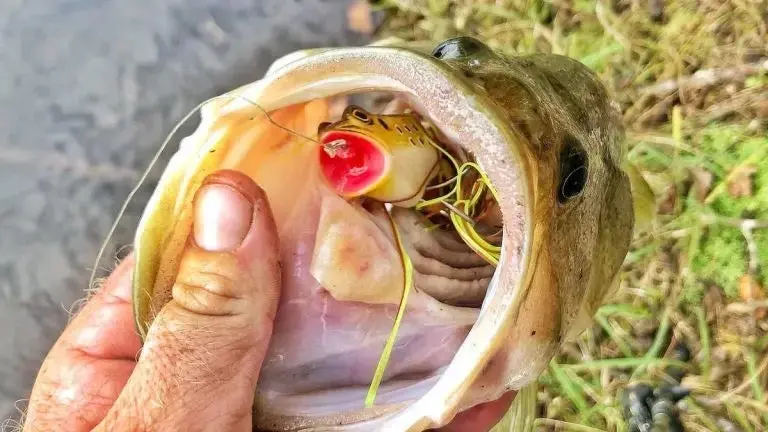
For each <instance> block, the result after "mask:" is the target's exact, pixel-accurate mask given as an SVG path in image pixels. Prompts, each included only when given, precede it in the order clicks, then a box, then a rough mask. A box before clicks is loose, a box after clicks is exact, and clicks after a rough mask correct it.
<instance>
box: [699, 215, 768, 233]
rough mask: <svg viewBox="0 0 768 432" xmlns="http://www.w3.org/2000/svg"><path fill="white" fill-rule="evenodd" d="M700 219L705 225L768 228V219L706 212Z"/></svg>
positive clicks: (751, 228) (750, 228)
mask: <svg viewBox="0 0 768 432" xmlns="http://www.w3.org/2000/svg"><path fill="white" fill-rule="evenodd" d="M699 220H700V221H701V223H703V224H704V225H715V224H723V225H730V226H732V227H736V228H739V229H742V230H743V229H745V228H747V229H749V230H750V231H751V230H753V229H755V228H768V220H764V219H739V218H732V217H727V216H716V215H711V214H704V215H701V216H699Z"/></svg>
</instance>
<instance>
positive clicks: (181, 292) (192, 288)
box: [173, 274, 241, 316]
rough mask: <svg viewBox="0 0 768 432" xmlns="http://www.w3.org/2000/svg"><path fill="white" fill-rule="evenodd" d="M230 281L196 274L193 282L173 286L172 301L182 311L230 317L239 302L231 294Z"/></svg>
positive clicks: (178, 282)
mask: <svg viewBox="0 0 768 432" xmlns="http://www.w3.org/2000/svg"><path fill="white" fill-rule="evenodd" d="M232 284H233V282H232V280H231V279H229V278H226V277H224V276H221V275H210V274H208V275H206V274H198V275H197V277H195V278H194V280H189V279H187V280H179V281H177V282H176V283H175V284H174V285H173V299H174V300H175V301H176V302H177V303H178V304H179V305H180V306H181V307H183V308H184V309H187V310H190V311H192V312H195V313H198V314H202V315H215V316H220V315H232V314H234V313H235V312H236V311H237V306H238V302H239V301H240V300H241V299H240V298H239V297H238V296H236V295H234V294H233V292H232V291H233V289H232V286H231V285H232Z"/></svg>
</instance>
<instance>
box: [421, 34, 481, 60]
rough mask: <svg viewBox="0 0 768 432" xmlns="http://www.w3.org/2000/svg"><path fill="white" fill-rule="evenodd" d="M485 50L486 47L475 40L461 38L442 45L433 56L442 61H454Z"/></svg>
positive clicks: (452, 39) (466, 37)
mask: <svg viewBox="0 0 768 432" xmlns="http://www.w3.org/2000/svg"><path fill="white" fill-rule="evenodd" d="M484 48H486V45H485V44H484V43H482V42H480V41H479V40H477V39H475V38H472V37H469V36H459V37H455V38H451V39H448V40H446V41H443V42H442V43H440V44H439V45H438V46H437V47H436V48H435V49H434V51H432V56H433V57H436V58H439V59H440V60H453V59H457V58H461V57H466V56H468V55H471V54H472V53H475V52H477V51H480V50H481V49H484Z"/></svg>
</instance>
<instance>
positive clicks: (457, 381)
mask: <svg viewBox="0 0 768 432" xmlns="http://www.w3.org/2000/svg"><path fill="white" fill-rule="evenodd" d="M238 90H239V93H238V96H233V99H232V101H231V102H229V103H227V107H226V110H235V109H238V108H246V107H249V106H250V102H249V101H248V100H251V101H257V102H258V103H259V105H261V107H262V108H264V109H265V110H266V111H273V110H275V109H279V108H282V107H285V106H288V105H292V104H296V103H301V102H306V101H309V100H311V99H316V98H319V97H327V96H330V95H333V94H343V93H345V92H346V93H354V92H361V91H382V90H383V91H392V92H398V93H400V94H404V95H406V96H407V98H408V102H409V103H410V105H411V106H412V107H413V108H414V109H416V110H417V111H418V112H419V113H421V114H422V115H423V116H425V117H426V118H427V119H428V120H430V121H431V122H432V123H433V124H435V125H436V127H438V128H439V129H440V131H441V132H442V133H443V134H444V135H446V137H447V138H448V140H450V141H451V142H453V143H461V145H462V147H464V148H467V149H468V150H470V151H473V153H475V155H476V159H477V163H478V164H479V165H480V166H481V167H483V169H485V170H486V172H487V174H488V176H489V178H490V180H491V182H492V183H493V184H494V186H496V188H497V190H498V192H499V201H500V203H501V204H502V213H503V219H504V235H503V240H502V252H501V258H500V264H499V266H498V268H497V271H496V272H495V274H494V277H493V280H492V282H491V285H490V286H489V289H488V294H487V295H486V298H485V300H484V302H483V305H482V308H481V312H480V316H479V318H478V320H477V322H476V323H475V325H474V326H473V328H472V329H471V330H470V332H469V334H468V335H467V337H466V339H465V340H464V342H463V343H462V345H461V347H460V348H459V350H458V351H457V353H456V355H455V356H454V358H453V360H452V362H451V363H450V364H449V365H448V366H447V367H446V368H445V370H444V371H443V372H442V374H441V376H440V378H439V380H438V382H437V383H436V384H435V385H434V386H433V387H432V388H431V389H430V390H429V391H428V392H427V393H426V394H425V395H424V396H422V397H421V398H420V399H419V400H417V401H416V402H414V403H413V404H411V405H410V406H408V407H407V408H405V409H404V410H403V411H401V412H399V413H398V414H395V415H393V416H391V417H390V416H386V417H387V419H385V422H386V425H385V430H423V429H426V428H428V427H438V426H441V425H444V424H445V423H447V422H448V421H449V420H450V419H451V418H452V417H453V415H455V414H456V413H457V412H458V410H459V408H460V407H459V404H460V402H461V396H462V395H463V394H464V393H465V391H466V390H467V389H468V388H469V386H470V385H471V384H472V382H474V380H475V378H476V377H477V376H478V375H479V374H480V372H481V371H482V370H483V368H484V366H485V365H486V364H487V363H488V361H489V360H490V359H491V358H492V357H493V354H495V352H497V350H498V349H499V347H501V346H503V338H504V337H505V336H506V334H507V333H508V332H509V330H510V329H511V328H512V327H513V325H514V321H515V318H516V316H517V314H518V311H519V309H520V306H521V303H522V300H523V299H524V297H525V291H526V289H527V287H528V285H529V283H528V282H529V279H530V275H529V273H530V272H529V267H530V266H529V260H530V256H531V247H532V246H531V245H532V237H533V215H532V210H533V207H534V206H533V196H532V194H531V191H532V185H531V180H530V175H529V173H530V166H529V165H528V164H527V162H526V160H527V159H526V157H525V155H524V153H523V152H524V149H523V146H522V145H520V143H521V142H522V140H524V138H523V137H522V136H521V135H520V134H519V133H518V132H517V131H516V130H515V129H514V127H513V126H512V125H510V124H507V123H505V122H504V120H503V119H504V115H503V112H502V111H501V110H500V108H499V107H498V106H497V105H496V104H495V102H493V100H492V99H490V98H489V97H488V96H487V95H485V94H482V92H478V91H477V88H476V87H475V85H473V84H472V83H470V82H469V81H467V80H466V78H465V77H463V76H462V75H461V73H460V71H459V70H457V69H456V68H454V67H451V66H450V65H448V64H446V63H445V62H443V61H441V60H439V59H436V58H434V57H431V56H429V55H425V54H422V53H420V52H416V51H411V50H408V49H404V48H389V47H361V48H337V49H327V50H321V51H319V52H316V53H315V54H311V55H308V56H305V57H298V58H297V59H296V60H293V61H290V62H287V63H285V64H282V65H281V66H280V67H278V68H275V69H274V70H270V72H268V74H267V75H266V76H265V77H264V78H263V79H262V80H260V81H258V82H256V83H253V84H251V85H249V86H246V88H241V89H238ZM211 115H214V114H211V113H208V112H207V111H206V110H205V109H204V110H203V112H202V116H203V118H205V117H206V116H208V117H209V118H210V116H211ZM205 150H207V148H206V149H203V152H201V154H206V152H205ZM151 210H153V209H149V208H148V212H145V214H144V215H143V216H142V219H143V224H142V225H140V226H143V227H144V228H146V225H147V224H149V223H151V220H150V219H151V217H152V216H153V214H152V211H151ZM155 210H156V209H155ZM155 215H156V214H155ZM138 234H139V233H137V239H138ZM137 243H138V242H137ZM158 252H162V251H158ZM488 335H491V337H488Z"/></svg>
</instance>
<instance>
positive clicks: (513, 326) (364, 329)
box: [134, 38, 634, 430]
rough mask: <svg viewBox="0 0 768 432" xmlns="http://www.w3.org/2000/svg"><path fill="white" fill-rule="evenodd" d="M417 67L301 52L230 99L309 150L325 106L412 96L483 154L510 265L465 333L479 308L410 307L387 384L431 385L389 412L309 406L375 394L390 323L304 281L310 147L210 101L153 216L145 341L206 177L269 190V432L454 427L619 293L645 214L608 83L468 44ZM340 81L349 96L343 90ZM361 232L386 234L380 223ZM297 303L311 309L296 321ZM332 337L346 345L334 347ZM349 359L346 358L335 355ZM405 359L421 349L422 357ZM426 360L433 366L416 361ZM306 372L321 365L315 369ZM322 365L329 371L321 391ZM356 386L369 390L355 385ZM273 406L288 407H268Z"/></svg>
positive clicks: (143, 239)
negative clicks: (356, 98)
mask: <svg viewBox="0 0 768 432" xmlns="http://www.w3.org/2000/svg"><path fill="white" fill-rule="evenodd" d="M418 51H419V50H418V49H413V50H410V49H408V50H407V49H405V48H361V49H347V50H342V49H340V50H314V51H310V52H305V53H298V54H296V55H294V56H292V57H290V58H288V59H284V60H282V61H281V62H280V63H279V64H278V65H275V66H273V68H272V69H271V70H270V72H268V74H267V77H266V78H265V80H264V83H263V84H259V85H256V84H254V85H252V86H246V87H243V88H241V89H238V90H236V91H235V92H234V93H233V94H238V95H241V96H242V95H245V97H248V98H249V99H250V100H255V101H257V102H258V103H259V104H261V105H262V106H263V107H264V108H265V109H267V110H268V111H271V112H272V118H273V120H276V121H277V122H278V123H280V124H290V125H291V127H292V129H293V130H295V131H297V132H299V133H303V134H305V135H311V134H312V133H314V130H313V129H314V128H316V125H317V124H318V123H319V122H320V121H323V120H327V117H328V115H329V113H330V112H331V108H330V105H328V104H325V103H324V102H322V101H321V100H317V99H316V98H320V97H330V96H334V95H336V94H337V93H344V92H351V91H354V90H357V91H360V90H363V89H371V88H376V89H378V90H390V91H393V90H394V91H400V92H403V93H404V94H405V95H406V96H405V97H406V99H407V101H408V102H409V103H410V104H411V105H412V106H414V107H415V108H416V110H417V111H419V112H420V113H422V114H423V115H425V116H426V117H427V118H429V119H430V120H431V121H432V123H433V124H435V126H436V127H437V128H438V129H439V130H440V131H441V132H442V133H443V134H444V135H445V138H446V139H447V140H448V141H450V142H453V143H454V144H460V145H461V146H462V147H465V148H466V149H467V150H469V151H471V152H473V153H474V154H475V156H476V158H477V160H478V162H479V163H480V165H481V166H483V168H484V169H485V171H486V173H487V174H488V176H489V178H490V179H491V181H492V182H493V183H494V186H495V187H496V188H497V189H498V191H499V196H500V199H499V203H500V208H501V213H502V215H503V218H504V245H503V249H504V252H503V254H502V259H501V261H500V263H499V266H498V268H497V270H496V275H495V277H494V279H493V280H492V281H491V284H490V288H489V290H488V294H487V295H486V298H485V303H484V305H483V308H482V312H481V313H480V316H479V318H477V321H476V322H475V323H474V325H470V323H468V322H466V320H464V321H461V320H458V319H457V318H456V317H458V316H461V317H463V318H462V319H465V318H466V317H467V316H468V315H471V314H472V313H477V308H460V307H455V306H449V305H442V306H440V307H439V308H438V309H440V313H434V311H435V310H436V309H435V307H434V301H435V299H434V298H432V297H429V296H428V295H427V294H424V293H423V291H422V292H421V293H422V295H421V297H417V299H420V300H419V301H415V302H413V303H409V306H408V307H409V309H408V313H409V314H410V315H408V316H411V317H413V318H412V321H406V323H405V324H404V325H403V328H402V329H401V331H400V338H401V340H402V341H404V342H403V343H404V344H405V346H404V347H401V348H400V349H398V348H397V347H396V349H395V352H394V354H393V360H392V362H391V364H390V368H389V369H388V371H390V375H389V376H388V377H386V378H385V379H390V378H391V379H392V381H391V382H390V384H393V383H397V381H396V378H397V377H396V376H394V374H395V373H396V372H395V371H399V372H400V373H401V374H406V375H407V374H409V373H410V374H414V373H416V372H418V373H419V374H421V375H418V376H419V380H420V381H419V383H418V384H415V385H413V386H412V387H413V388H414V389H411V390H408V391H410V393H408V391H405V392H402V393H400V394H398V393H397V391H396V386H394V387H392V388H390V389H389V390H391V392H388V391H382V392H381V393H382V397H381V398H380V399H381V400H382V401H381V403H380V404H377V405H376V406H374V407H373V408H370V409H363V408H362V406H361V404H360V403H359V402H360V401H361V400H362V398H361V397H357V396H355V397H353V398H351V399H344V398H343V397H340V396H339V393H338V392H337V393H335V394H334V396H333V397H332V396H330V395H329V396H323V395H322V394H319V395H318V394H314V393H312V391H313V389H329V390H332V389H334V386H336V387H337V388H341V387H345V386H350V385H357V386H363V385H364V383H365V380H366V379H368V377H369V374H370V372H368V371H369V369H370V367H371V365H373V364H375V361H376V356H377V355H378V351H377V349H379V347H380V346H381V345H380V344H381V343H382V341H383V339H384V337H386V335H387V333H388V330H389V327H388V323H391V316H392V314H393V310H394V307H393V306H386V305H385V306H373V305H366V304H361V303H355V304H351V303H344V302H338V301H335V300H333V299H330V298H329V297H328V296H327V295H326V294H323V293H322V289H321V288H322V287H319V286H317V283H316V282H313V281H312V280H311V278H310V277H309V276H308V274H307V273H306V267H308V262H307V261H306V260H307V259H308V258H306V255H307V253H308V251H309V253H310V254H311V248H312V245H313V242H314V231H313V230H315V229H316V223H317V222H316V221H317V220H318V218H319V211H320V210H319V209H320V208H321V207H322V206H321V205H320V204H321V203H322V202H323V200H324V199H326V198H324V196H325V195H327V194H328V191H327V189H324V188H323V187H321V186H316V185H318V184H319V183H318V182H317V181H316V180H315V179H314V178H313V177H312V175H313V174H312V173H313V169H312V159H311V158H310V157H308V156H307V154H306V153H305V151H304V150H303V147H295V148H296V150H295V153H280V152H272V150H269V152H268V149H275V148H280V149H285V148H288V149H289V150H288V151H289V152H292V151H294V150H292V149H293V148H294V147H290V145H288V147H286V144H280V143H282V142H284V141H285V140H289V141H290V139H291V138H290V137H289V135H288V134H287V133H285V132H284V131H281V130H279V129H277V128H275V129H273V130H271V131H270V133H267V132H266V130H256V129H252V128H251V129H249V128H250V126H242V125H243V124H244V123H243V121H245V120H248V119H250V120H251V121H253V120H254V118H256V116H258V115H260V114H259V113H260V111H259V110H257V109H255V108H253V107H252V106H251V105H249V103H246V102H244V101H242V100H235V101H231V102H229V101H225V102H222V101H217V102H214V103H212V106H211V107H210V108H209V109H208V111H207V112H206V111H205V110H204V112H203V119H204V121H203V124H202V125H201V127H200V128H199V129H198V131H197V132H196V134H195V135H193V136H191V137H189V138H188V139H187V140H188V142H187V143H186V144H184V145H183V146H182V150H181V151H180V152H179V154H177V155H176V156H175V158H176V159H177V160H175V161H172V162H171V166H169V168H168V169H167V170H166V173H165V174H164V177H163V179H162V180H161V184H160V186H159V187H158V190H157V191H156V193H155V196H154V197H153V201H152V202H151V203H150V205H149V206H148V208H147V211H146V213H145V216H144V218H143V220H142V225H141V226H140V228H139V230H138V232H137V241H136V246H137V271H136V278H135V283H136V285H135V287H134V290H135V304H136V314H137V318H138V323H139V328H140V329H145V328H146V326H147V325H148V322H149V321H151V319H152V311H153V310H157V309H158V308H159V307H161V306H162V305H163V304H164V303H165V302H166V301H167V298H168V292H167V286H168V284H169V281H172V280H173V277H174V274H175V271H176V270H175V269H176V268H177V266H178V262H177V258H176V257H177V256H178V255H179V251H180V250H181V249H182V247H183V244H184V241H185V239H186V238H187V236H188V232H189V227H190V222H189V211H188V210H187V208H188V207H187V206H188V202H189V197H190V196H191V194H193V193H194V190H195V189H196V188H197V187H198V185H199V179H202V178H203V177H204V175H205V173H207V172H210V171H212V170H214V169H216V168H219V167H225V168H227V167H230V168H231V167H236V168H238V169H242V170H244V171H245V172H246V173H247V174H248V175H249V176H251V177H252V178H254V180H256V182H257V183H259V184H260V185H262V187H264V189H265V190H266V191H267V194H268V195H269V198H270V200H271V201H272V205H273V207H274V209H275V218H276V220H277V224H278V230H279V231H281V234H280V242H281V248H282V250H283V262H282V264H283V266H284V269H287V270H288V271H285V272H284V274H288V275H289V276H287V277H284V281H283V284H284V287H283V293H282V297H281V305H280V308H279V310H278V317H277V324H276V334H275V335H274V338H273V340H272V351H273V352H272V354H273V356H272V360H270V359H269V358H268V359H267V360H266V362H265V364H266V366H265V370H264V371H263V375H262V379H261V381H260V388H261V392H262V393H261V395H262V397H261V398H259V397H257V403H256V412H257V415H256V422H257V426H258V427H260V428H264V429H272V430H296V429H302V428H316V429H317V430H336V429H337V428H336V425H341V426H338V430H372V429H377V428H383V429H385V430H424V429H426V428H429V427H438V426H442V425H445V424H447V423H448V422H449V421H450V419H451V418H453V416H454V415H455V414H456V413H457V412H459V411H462V410H465V409H467V408H470V407H473V406H476V405H478V404H480V403H483V402H488V401H493V400H496V399H497V398H499V397H501V396H502V395H503V394H505V393H506V392H508V391H509V390H513V389H519V388H521V387H522V386H524V385H526V384H527V383H529V382H531V381H532V380H534V379H535V378H536V377H537V376H538V375H539V373H540V372H541V371H542V370H543V369H544V368H545V367H546V365H547V363H548V362H549V360H550V359H551V358H552V356H553V355H554V353H555V350H556V349H557V347H558V346H559V345H560V343H561V342H562V341H563V340H564V339H565V338H567V337H571V336H574V335H575V334H577V333H578V332H579V331H580V330H581V329H583V328H584V326H585V325H586V324H587V323H588V322H589V318H590V317H591V315H592V313H593V312H594V311H595V309H596V308H597V307H598V306H599V304H600V303H601V302H602V301H603V300H604V299H605V297H606V296H607V295H608V294H609V292H610V290H611V288H612V287H615V286H616V283H617V275H618V271H619V267H620V265H621V262H622V261H623V259H624V257H625V255H626V252H627V250H628V247H629V242H630V239H631V236H632V229H633V223H634V215H633V204H632V193H631V187H630V182H629V179H628V177H627V175H626V174H625V172H624V171H623V169H622V165H623V158H624V151H623V147H622V138H623V131H622V128H621V123H620V117H619V114H618V111H617V109H616V107H614V106H613V105H612V103H611V101H610V98H609V95H608V94H607V93H606V90H605V88H604V87H603V86H602V85H601V84H600V83H599V81H598V79H597V77H596V76H595V75H594V74H593V73H591V72H590V71H589V70H587V69H586V68H585V67H584V66H582V65H581V64H579V63H577V62H576V61H574V60H571V59H568V58H566V57H561V56H553V55H534V56H527V57H515V58H509V59H507V58H504V57H502V56H500V55H498V54H496V53H494V52H493V51H492V50H490V49H489V48H488V47H486V46H485V45H483V44H482V43H480V42H478V41H476V40H474V39H469V38H459V39H455V40H451V41H448V42H446V43H444V44H443V45H442V46H441V47H440V48H438V49H437V50H436V51H435V53H434V56H433V57H428V56H425V55H423V54H417V52H418ZM342 76H343V77H347V81H344V80H335V79H334V78H335V77H342ZM369 77H370V78H369ZM382 78H386V79H387V80H389V81H386V80H385V81H382ZM315 84H316V85H315ZM313 85H314V87H313ZM310 94H311V95H314V96H309V95H310ZM312 99H316V100H315V101H313V102H309V103H306V104H305V102H308V101H310V100H312ZM256 124H265V123H264V122H261V123H258V121H257V122H256ZM246 137H247V138H246ZM294 141H295V140H294ZM291 142H293V141H291ZM254 143H257V144H254ZM304 144H305V145H306V142H304ZM220 150H224V151H220ZM233 155H243V156H237V157H235V156H233ZM249 161H250V162H249ZM266 161H268V162H266ZM286 184H287V185H288V186H286ZM281 188H282V189H281ZM286 188H288V189H289V190H291V193H286V192H285V190H286ZM296 191H301V192H300V193H298V192H296ZM297 209H298V210H297ZM297 214H299V215H300V216H301V217H299V218H297V216H296V215H297ZM297 224H298V225H297ZM313 224H314V225H313ZM363 225H364V224H363V222H361V225H360V227H363ZM365 226H366V227H367V228H365V229H371V230H374V229H376V228H375V227H376V224H374V223H368V224H367V225H365ZM361 229H362V228H361ZM308 230H309V231H308ZM382 232H384V233H385V234H387V233H386V232H385V230H382ZM387 235H389V234H387ZM389 255H391V254H389ZM383 256H384V255H382V257H383ZM485 276H487V275H485ZM417 288H418V287H417ZM434 291H435V290H430V291H429V293H432V292H434ZM299 300H300V301H304V302H306V304H307V305H308V306H306V307H298V306H297V305H300V304H301V303H299V302H298V301H299ZM328 318H334V320H329V319H328ZM321 321H322V324H323V325H322V326H319V325H318V323H319V322H321ZM326 326H327V327H326ZM281 329H282V330H281ZM285 329H289V330H285ZM318 329H319V330H318ZM429 329H434V330H429ZM430 331H431V332H432V333H430ZM313 332H314V333H313ZM326 337H327V338H329V340H332V341H333V342H328V343H326V340H325V338H326ZM434 341H439V342H437V343H435V342H434ZM462 341H463V342H462ZM344 343H347V344H349V345H350V348H349V349H346V348H344V349H342V348H331V347H338V346H340V344H344ZM365 344H370V346H368V345H365ZM409 344H411V345H412V346H416V347H418V348H420V350H411V351H409V350H408V348H407V345H409ZM353 347H355V348H357V351H355V350H354V349H353ZM425 349H429V350H431V351H429V353H428V354H427V353H426V352H425ZM358 351H359V352H358ZM418 354H420V355H421V356H422V357H423V358H422V359H421V360H414V358H415V357H418ZM454 354H455V355H454ZM268 357H269V356H268ZM307 358H311V359H316V360H310V363H306V364H303V363H302V362H303V361H307V360H306V359H307ZM312 361H315V363H312ZM414 361H415V362H416V363H414ZM292 362H293V363H296V364H293V363H292ZM318 365H321V366H322V367H323V368H324V369H323V370H324V372H323V373H321V374H318V373H315V374H314V375H312V371H313V370H317V369H316V368H317V366H318ZM446 367H447V369H446ZM351 372H354V373H352V375H358V374H359V377H355V378H354V379H352V378H348V376H349V375H350V373H351ZM441 372H444V373H442V375H441ZM336 375H338V377H336ZM297 376H298V377H301V378H300V379H298V380H296V379H295V378H294V377H297ZM345 379H346V380H347V381H344V380H345ZM358 379H359V382H358V381H355V380H358ZM312 380H315V381H312ZM307 383H308V384H307ZM400 383H401V384H402V383H403V381H400ZM291 386H293V387H294V388H293V389H290V387H291ZM301 386H305V387H306V386H308V387H306V388H301ZM297 388H298V390H297ZM382 389H386V387H382ZM270 391H271V393H270ZM292 392H293V393H292ZM257 393H258V392H257ZM331 393H333V392H329V394H331ZM274 394H279V395H280V397H284V398H285V399H274V400H272V402H271V404H270V400H269V398H271V397H274ZM305 394H306V395H308V396H307V397H310V396H312V397H314V398H315V399H313V402H312V403H311V404H309V405H301V400H303V399H301V397H302V395H305ZM323 398H324V399H323ZM277 400H280V401H282V402H280V403H277V402H276V401H277ZM329 400H333V401H335V402H334V404H336V405H328V406H336V407H338V409H336V410H335V411H334V410H330V411H329V410H328V409H326V407H325V405H323V404H321V403H320V402H324V403H325V402H327V401H329ZM350 401H352V402H350ZM305 403H306V402H305ZM286 406H291V407H299V406H302V407H303V408H301V409H299V408H295V409H294V408H292V409H294V411H290V410H289V409H288V408H285V407H286ZM403 408H405V409H403ZM313 409H314V410H316V411H317V412H313ZM281 410H282V411H281ZM323 410H324V411H323ZM289 411H290V412H289ZM331 425H334V426H331Z"/></svg>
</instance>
